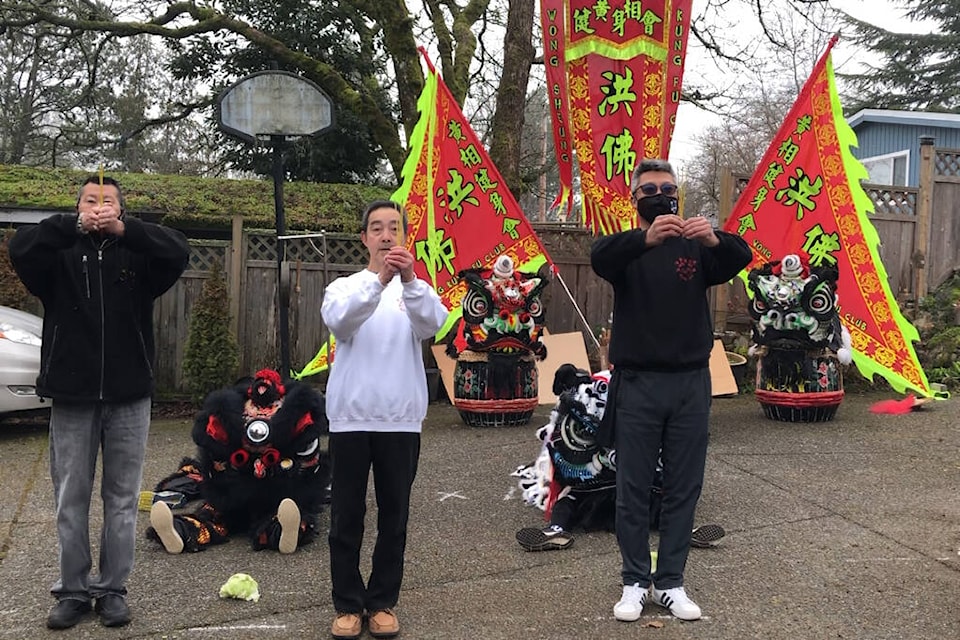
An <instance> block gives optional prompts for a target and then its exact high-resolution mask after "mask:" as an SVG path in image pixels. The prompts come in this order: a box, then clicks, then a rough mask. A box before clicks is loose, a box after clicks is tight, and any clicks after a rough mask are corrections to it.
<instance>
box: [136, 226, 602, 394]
mask: <svg viewBox="0 0 960 640" xmlns="http://www.w3.org/2000/svg"><path fill="white" fill-rule="evenodd" d="M537 233H538V235H539V236H540V239H541V241H542V242H543V243H544V245H545V246H546V247H547V250H548V251H549V252H550V255H551V257H552V258H553V260H554V262H555V263H556V265H557V268H558V271H559V273H560V276H559V278H555V279H554V280H553V281H552V282H551V283H550V285H548V286H547V287H546V289H545V290H544V294H543V302H544V307H545V309H546V326H547V327H548V328H549V330H550V331H551V332H552V333H564V332H569V331H581V332H582V333H583V334H584V336H585V344H586V345H587V347H588V349H590V348H592V340H590V338H589V336H588V335H587V329H586V327H584V324H583V322H582V321H581V320H580V316H579V314H578V312H577V309H578V308H579V310H580V311H581V312H582V313H583V316H584V319H585V321H586V323H587V324H588V325H589V327H590V330H591V331H592V332H594V334H596V333H597V332H598V330H599V329H600V328H601V327H603V326H606V323H607V321H608V320H609V317H610V314H611V312H612V310H613V298H612V295H611V291H610V288H609V286H607V285H606V283H605V282H604V281H602V280H601V279H600V278H598V277H597V276H596V275H595V274H594V273H593V269H592V268H591V267H590V244H591V242H592V240H593V238H592V236H591V235H590V234H589V233H588V232H587V231H586V230H584V229H581V228H578V227H574V226H538V227H537ZM190 244H191V249H192V251H191V256H190V265H189V267H188V269H187V271H186V272H185V273H184V274H183V276H182V277H181V278H180V280H179V282H177V284H175V285H174V286H173V288H171V289H170V291H168V292H167V293H165V294H164V295H163V296H162V297H161V298H160V300H159V301H158V303H157V305H156V311H155V323H156V326H157V345H158V346H157V363H156V372H157V386H158V389H160V390H161V391H163V392H171V391H174V392H176V391H183V390H185V382H184V379H183V374H182V370H181V363H182V362H183V351H184V347H185V345H186V340H187V332H188V329H189V317H190V309H191V307H192V305H193V303H194V302H195V301H196V300H197V298H198V297H199V296H200V293H201V290H202V288H203V282H204V280H206V279H207V278H208V277H209V276H210V273H211V271H212V269H213V266H214V263H217V264H219V265H220V267H221V270H222V271H223V273H224V274H225V275H226V279H227V286H228V290H229V291H230V312H231V313H230V317H231V323H232V327H233V328H234V330H235V332H236V335H237V339H238V344H239V345H240V371H241V372H248V373H249V372H253V371H256V370H257V369H259V368H261V367H266V366H269V367H278V366H279V361H280V355H279V354H280V340H279V333H278V330H277V327H278V325H279V321H278V318H277V308H278V306H277V292H278V278H277V261H276V238H275V234H274V233H273V232H272V231H240V229H239V225H235V233H234V240H231V241H222V240H219V241H218V240H191V242H190ZM285 252H286V257H287V262H288V263H289V265H290V270H289V282H290V286H289V291H290V293H289V298H290V304H289V328H290V332H289V349H290V363H291V366H292V368H293V369H294V370H300V369H302V368H303V367H304V366H305V365H306V364H307V363H308V362H309V361H310V360H311V359H312V358H313V356H314V355H315V354H316V352H317V350H318V349H319V348H320V346H321V345H322V344H323V342H324V340H326V339H327V330H326V328H325V327H324V325H323V321H322V318H321V316H320V304H321V302H322V300H323V290H324V288H325V287H326V285H327V284H328V283H329V282H331V281H333V280H334V279H336V278H338V277H340V276H341V275H347V274H350V273H354V272H356V271H358V270H360V269H363V268H364V267H366V265H367V252H366V248H365V247H364V246H363V244H362V243H361V242H360V239H359V237H358V236H357V235H356V234H339V233H329V234H325V235H324V237H322V238H313V239H301V238H296V239H291V240H288V241H287V242H286V246H285ZM324 256H326V259H324ZM561 280H562V282H561ZM564 284H565V285H566V287H567V288H568V289H569V295H568V293H567V289H565V288H564ZM571 296H572V297H573V299H574V300H575V301H576V305H574V302H572V301H571V299H570V298H571ZM428 354H429V352H428ZM428 357H429V355H428Z"/></svg>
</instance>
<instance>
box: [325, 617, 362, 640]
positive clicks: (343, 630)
mask: <svg viewBox="0 0 960 640" xmlns="http://www.w3.org/2000/svg"><path fill="white" fill-rule="evenodd" d="M362 630H363V618H361V617H360V614H359V613H340V612H337V617H336V618H334V619H333V625H332V626H331V627H330V635H332V636H333V637H334V638H340V639H342V640H354V639H355V638H359V637H360V632H361V631H362Z"/></svg>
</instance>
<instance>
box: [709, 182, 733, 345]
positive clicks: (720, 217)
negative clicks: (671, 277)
mask: <svg viewBox="0 0 960 640" xmlns="http://www.w3.org/2000/svg"><path fill="white" fill-rule="evenodd" d="M732 210H733V171H731V170H730V168H729V167H721V168H720V202H718V203H717V228H718V229H723V225H725V224H726V223H727V218H729V217H730V212H731V211H732ZM714 289H715V290H716V297H715V298H714V309H713V330H714V331H719V332H723V331H726V330H727V307H728V306H729V304H730V285H729V284H727V283H724V284H722V285H720V286H718V287H714Z"/></svg>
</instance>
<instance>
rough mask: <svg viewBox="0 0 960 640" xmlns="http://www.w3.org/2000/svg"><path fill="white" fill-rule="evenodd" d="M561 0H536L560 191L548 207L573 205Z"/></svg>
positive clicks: (562, 4)
mask: <svg viewBox="0 0 960 640" xmlns="http://www.w3.org/2000/svg"><path fill="white" fill-rule="evenodd" d="M564 4H565V3H564V0H540V24H541V26H542V27H543V65H544V68H545V69H546V75H547V103H548V108H549V110H550V121H551V122H552V123H553V151H554V154H555V155H556V159H557V170H558V174H559V177H560V192H559V193H558V194H557V198H556V200H554V202H553V204H552V205H551V208H556V207H563V206H564V205H566V213H567V214H568V215H569V213H570V208H571V206H572V205H573V198H572V197H571V195H572V192H573V139H572V136H571V132H570V106H569V97H568V93H567V62H566V60H565V58H564V55H565V54H564V51H565V45H566V42H565V39H566V33H567V32H566V27H565V23H566V21H565V16H566V13H565V11H564Z"/></svg>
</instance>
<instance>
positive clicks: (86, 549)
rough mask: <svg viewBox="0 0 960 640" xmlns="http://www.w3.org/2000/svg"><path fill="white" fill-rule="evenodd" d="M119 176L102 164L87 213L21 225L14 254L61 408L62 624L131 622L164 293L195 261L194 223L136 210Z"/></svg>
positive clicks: (54, 453) (55, 422)
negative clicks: (190, 226)
mask: <svg viewBox="0 0 960 640" xmlns="http://www.w3.org/2000/svg"><path fill="white" fill-rule="evenodd" d="M125 209H126V206H125V204H124V197H123V193H122V192H121V191H120V185H119V184H118V183H117V181H116V180H114V179H112V178H110V177H103V176H101V177H100V178H99V179H98V178H97V176H91V177H89V178H87V180H86V181H85V182H84V183H83V185H82V186H81V188H80V193H79V195H78V196H77V208H76V213H60V214H54V215H51V216H49V217H47V218H45V219H44V220H42V221H41V222H40V223H39V224H37V225H31V226H25V227H21V228H20V229H18V230H17V233H16V235H15V236H14V237H13V239H12V240H11V241H10V262H11V263H13V267H14V269H16V271H17V275H18V276H20V279H21V280H23V283H24V284H25V285H26V286H27V289H29V290H30V292H31V293H32V294H33V295H35V296H37V297H38V298H40V300H41V301H42V302H43V345H42V347H41V353H40V375H39V376H38V377H37V394H38V395H40V396H43V397H45V398H50V399H52V401H53V406H52V408H51V409H50V477H51V479H52V480H53V488H54V506H55V509H56V520H57V535H58V539H59V542H60V551H59V558H60V578H59V579H58V580H57V582H56V583H55V584H54V585H53V589H51V593H52V594H53V596H54V597H55V598H56V600H57V604H56V605H55V606H54V607H53V609H52V610H51V611H50V614H49V615H48V616H47V626H48V627H49V628H51V629H67V628H70V627H72V626H74V625H75V624H77V623H78V622H80V620H82V619H83V618H84V616H86V615H87V614H88V613H90V610H91V600H94V601H95V602H96V605H95V606H94V607H93V608H94V609H95V610H96V612H97V614H98V615H99V616H100V621H101V622H102V623H103V624H104V625H105V626H108V627H122V626H124V625H126V624H128V623H129V622H130V609H129V607H127V602H126V595H127V586H126V584H127V578H128V577H129V575H130V572H131V570H132V569H133V562H134V550H135V548H136V544H135V543H136V533H137V499H138V497H139V495H140V481H141V479H142V476H143V460H144V455H145V454H146V447H147V433H148V431H149V428H150V405H151V400H150V397H151V394H152V393H153V389H154V377H153V361H154V341H153V305H154V300H155V299H156V298H158V297H160V296H161V295H162V294H163V292H164V291H166V290H167V289H169V288H170V287H171V286H173V284H174V283H175V282H176V281H177V279H178V278H179V277H180V274H182V273H183V270H184V269H185V268H186V266H187V261H188V260H189V257H190V247H189V245H188V244H187V239H186V237H184V235H183V234H182V233H180V232H179V231H176V230H174V229H168V228H166V227H161V226H159V225H156V224H152V223H149V222H144V221H142V220H139V219H137V218H135V217H132V216H127V215H126V214H125ZM98 456H99V457H100V459H101V467H102V468H101V474H100V475H101V476H102V478H101V479H102V482H101V485H102V487H101V492H100V494H101V497H102V502H103V527H102V535H101V536H100V553H99V565H98V567H97V572H96V573H95V574H94V575H92V576H91V575H90V570H91V568H92V556H91V552H90V517H89V516H90V505H91V494H92V492H93V489H94V476H95V474H96V470H97V457H98Z"/></svg>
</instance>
